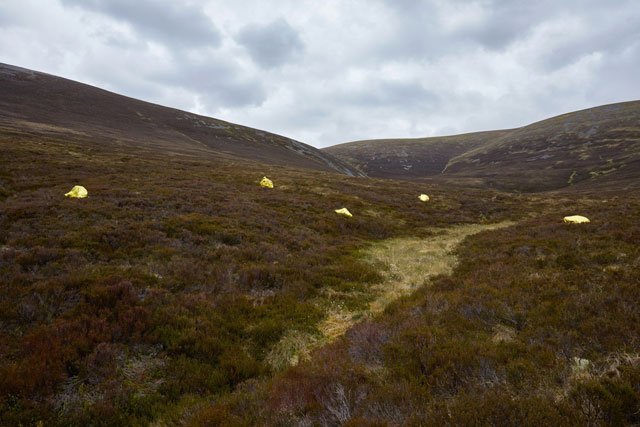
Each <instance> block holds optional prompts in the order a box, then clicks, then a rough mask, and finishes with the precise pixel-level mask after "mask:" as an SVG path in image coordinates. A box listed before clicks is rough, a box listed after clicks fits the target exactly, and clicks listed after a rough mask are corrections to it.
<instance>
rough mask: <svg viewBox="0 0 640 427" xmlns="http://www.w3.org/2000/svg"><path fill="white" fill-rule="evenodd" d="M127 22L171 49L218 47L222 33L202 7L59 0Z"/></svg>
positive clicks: (119, 0)
mask: <svg viewBox="0 0 640 427" xmlns="http://www.w3.org/2000/svg"><path fill="white" fill-rule="evenodd" d="M62 4H63V5H65V6H76V7H79V8H82V9H85V10H88V11H92V12H97V13H101V14H104V15H107V16H110V17H112V18H114V19H116V20H122V21H125V22H127V23H128V24H130V25H131V26H132V27H133V28H134V30H135V31H136V32H138V33H139V34H141V35H143V36H145V37H147V38H149V39H151V40H159V41H161V42H162V43H164V44H165V45H167V46H171V47H173V48H185V47H186V48H188V47H202V46H214V47H215V46H218V45H219V44H220V40H221V35H220V33H219V31H218V29H217V28H216V27H215V25H214V24H213V22H211V20H210V19H209V18H208V17H207V15H206V14H205V13H204V12H203V11H202V9H200V8H198V7H196V6H191V5H183V4H178V3H176V2H173V1H154V0H135V1H131V0H62Z"/></svg>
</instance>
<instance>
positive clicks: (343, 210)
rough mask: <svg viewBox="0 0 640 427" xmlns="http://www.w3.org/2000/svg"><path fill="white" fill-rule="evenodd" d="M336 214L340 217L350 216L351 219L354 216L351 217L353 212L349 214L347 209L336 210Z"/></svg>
mask: <svg viewBox="0 0 640 427" xmlns="http://www.w3.org/2000/svg"><path fill="white" fill-rule="evenodd" d="M336 213H337V214H340V215H344V216H348V217H349V218H351V217H352V216H353V215H351V212H349V210H348V209H347V208H342V209H336Z"/></svg>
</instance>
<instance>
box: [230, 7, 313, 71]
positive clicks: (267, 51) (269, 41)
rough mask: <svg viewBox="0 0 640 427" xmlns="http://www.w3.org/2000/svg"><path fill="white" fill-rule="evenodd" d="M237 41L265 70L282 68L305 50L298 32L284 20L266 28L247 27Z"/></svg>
mask: <svg viewBox="0 0 640 427" xmlns="http://www.w3.org/2000/svg"><path fill="white" fill-rule="evenodd" d="M236 41H237V42H238V43H240V44H241V45H243V46H244V47H245V48H246V49H247V50H248V52H249V55H250V56H251V59H253V61H254V62H255V63H257V64H258V65H260V66H262V67H264V68H274V67H278V66H281V65H283V64H285V63H287V62H289V61H291V60H292V59H294V57H295V56H296V55H297V54H299V53H300V52H302V50H303V49H304V44H303V42H302V40H301V39H300V36H299V35H298V33H297V32H296V30H295V29H293V28H292V27H291V26H290V25H289V23H287V21H285V20H284V19H282V18H280V19H277V20H275V21H273V22H272V23H270V24H268V25H264V26H260V25H257V24H252V25H247V26H246V27H244V28H243V29H242V30H241V31H240V32H239V33H238V36H237V38H236Z"/></svg>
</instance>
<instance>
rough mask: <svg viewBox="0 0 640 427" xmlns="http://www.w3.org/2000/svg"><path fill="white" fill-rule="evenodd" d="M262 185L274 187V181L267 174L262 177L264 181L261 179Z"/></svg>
mask: <svg viewBox="0 0 640 427" xmlns="http://www.w3.org/2000/svg"><path fill="white" fill-rule="evenodd" d="M260 187H267V188H273V181H271V180H270V179H269V178H267V177H266V176H265V177H264V178H262V181H260Z"/></svg>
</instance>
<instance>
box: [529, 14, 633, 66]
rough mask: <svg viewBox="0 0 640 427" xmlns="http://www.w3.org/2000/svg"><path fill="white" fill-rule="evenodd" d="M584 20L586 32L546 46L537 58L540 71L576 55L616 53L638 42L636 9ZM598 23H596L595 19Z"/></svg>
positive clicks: (566, 61) (580, 56)
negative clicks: (548, 46) (606, 16)
mask: <svg viewBox="0 0 640 427" xmlns="http://www.w3.org/2000/svg"><path fill="white" fill-rule="evenodd" d="M590 18H591V19H589V20H587V21H586V23H585V24H586V26H587V27H588V28H589V29H590V31H589V33H588V34H584V35H581V36H580V37H575V38H570V39H567V40H563V39H560V40H557V41H556V43H554V45H552V46H550V48H549V50H548V51H547V52H546V53H545V54H543V55H541V56H540V57H539V58H537V62H538V63H539V64H540V66H541V68H542V69H543V70H544V71H554V70H557V69H560V68H563V67H565V66H567V65H570V64H573V63H575V62H577V61H578V60H580V58H582V57H584V56H586V55H589V54H592V53H596V52H598V53H601V54H603V55H605V56H607V57H608V58H609V59H610V58H611V57H616V56H618V55H624V52H625V51H626V50H628V49H630V48H632V47H633V46H634V45H636V44H637V43H638V40H640V11H637V10H635V11H634V10H633V9H630V10H624V9H621V11H620V12H619V13H618V14H615V15H613V16H611V17H609V18H608V19H605V18H604V17H603V16H601V15H600V14H594V16H591V17H590ZM594 21H599V22H598V23H599V24H600V26H597V25H596V24H597V22H594Z"/></svg>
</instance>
